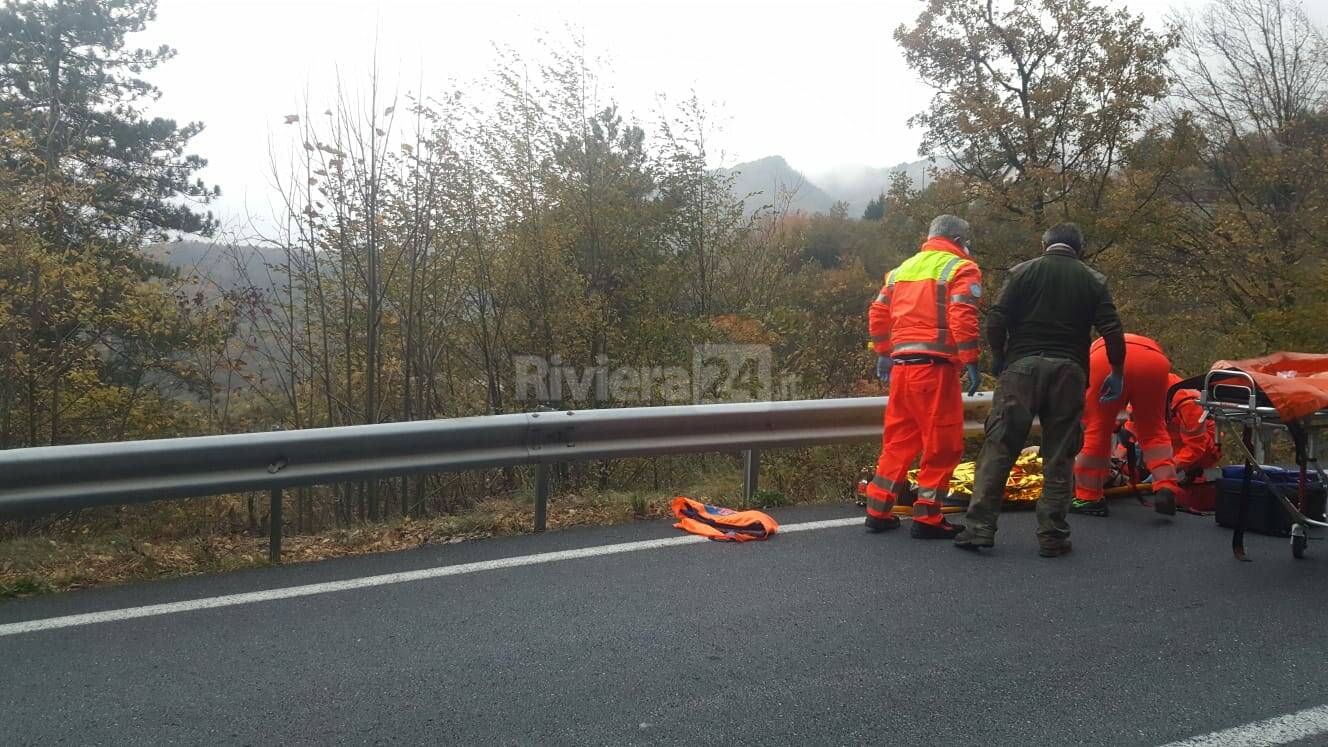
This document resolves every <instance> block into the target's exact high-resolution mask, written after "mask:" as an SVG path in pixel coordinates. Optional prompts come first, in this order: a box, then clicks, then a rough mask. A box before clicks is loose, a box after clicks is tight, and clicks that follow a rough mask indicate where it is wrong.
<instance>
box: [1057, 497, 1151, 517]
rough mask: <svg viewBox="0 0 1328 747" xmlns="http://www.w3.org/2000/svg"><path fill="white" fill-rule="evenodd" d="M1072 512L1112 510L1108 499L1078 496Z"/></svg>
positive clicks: (1101, 513) (1091, 513)
mask: <svg viewBox="0 0 1328 747" xmlns="http://www.w3.org/2000/svg"><path fill="white" fill-rule="evenodd" d="M1070 513H1072V514H1084V515H1085V516H1108V515H1110V512H1109V511H1107V501H1106V500H1105V499H1103V498H1099V499H1097V500H1095V501H1081V500H1079V499H1078V498H1075V499H1074V501H1073V502H1072V503H1070ZM1172 513H1175V510H1174V509H1173V510H1172Z"/></svg>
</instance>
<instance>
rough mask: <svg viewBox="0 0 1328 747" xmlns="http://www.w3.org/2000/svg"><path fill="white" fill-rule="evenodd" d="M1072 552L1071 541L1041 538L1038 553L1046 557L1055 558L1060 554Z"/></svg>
mask: <svg viewBox="0 0 1328 747" xmlns="http://www.w3.org/2000/svg"><path fill="white" fill-rule="evenodd" d="M1069 553H1070V541H1069V540H1068V539H1061V540H1039V541H1038V555H1041V556H1042V557H1044V558H1054V557H1056V556H1058V555H1068V554H1069Z"/></svg>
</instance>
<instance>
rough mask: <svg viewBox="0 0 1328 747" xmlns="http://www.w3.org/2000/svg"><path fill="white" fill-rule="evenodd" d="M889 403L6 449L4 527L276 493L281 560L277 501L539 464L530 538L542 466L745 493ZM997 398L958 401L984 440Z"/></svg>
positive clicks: (868, 422)
mask: <svg viewBox="0 0 1328 747" xmlns="http://www.w3.org/2000/svg"><path fill="white" fill-rule="evenodd" d="M885 402H886V398H885V397H856V398H847V399H825V400H794V401H782V402H743V403H730V404H707V405H679V406H667V407H628V408H618V409H605V410H566V411H546V412H531V413H519V414H510V415H487V416H479V417H469V418H454V419H450V420H428V421H416V422H410V423H382V424H377V425H357V426H345V427H340V428H311V429H306V430H299V431H275V432H271V433H243V434H235V435H227V436H203V437H196V438H174V439H162V440H154V441H129V442H121V443H101V444H81V445H71V446H46V447H37V448H28V449H11V450H8V451H0V480H2V481H3V484H0V519H3V518H14V517H19V516H32V515H37V514H43V513H50V512H54V511H64V510H71V509H77V508H89V507H93V506H108V505H123V504H128V503H139V502H146V501H154V500H167V499H176V498H193V497H203V496H211V495H223V494H226V493H240V492H248V491H260V490H261V491H269V492H270V495H271V501H272V513H271V519H270V524H271V526H272V536H271V541H272V547H271V554H272V560H273V562H277V561H278V560H279V559H280V552H281V550H280V548H281V503H282V492H283V491H284V490H286V489H287V488H294V487H302V486H309V485H328V484H335V483H341V482H361V481H366V480H373V479H379V478H385V477H395V476H401V475H409V474H420V473H430V472H455V471H461V470H470V469H484V468H491V467H508V466H516V465H524V464H534V465H537V467H536V479H535V485H536V491H535V492H536V506H535V525H536V527H535V528H536V530H542V529H544V524H545V516H546V513H547V505H548V495H549V475H548V470H547V467H548V465H551V464H555V463H558V462H569V461H582V460H589V459H622V458H627V457H648V456H662V455H665V454H682V453H704V452H743V453H744V470H743V472H744V493H745V494H746V495H747V496H748V497H751V494H752V493H753V492H755V490H756V481H757V474H758V471H759V462H760V452H761V451H762V450H766V449H778V448H791V447H803V446H819V445H825V444H838V443H853V442H865V441H873V440H876V439H879V438H880V437H881V420H882V414H883V411H884V409H885ZM990 404H991V395H990V394H989V393H979V394H978V395H976V396H974V397H966V398H965V401H964V411H965V420H966V422H965V433H966V434H967V435H976V434H978V433H981V431H982V426H981V421H982V418H983V417H985V411H986V410H987V409H988V408H989V407H990Z"/></svg>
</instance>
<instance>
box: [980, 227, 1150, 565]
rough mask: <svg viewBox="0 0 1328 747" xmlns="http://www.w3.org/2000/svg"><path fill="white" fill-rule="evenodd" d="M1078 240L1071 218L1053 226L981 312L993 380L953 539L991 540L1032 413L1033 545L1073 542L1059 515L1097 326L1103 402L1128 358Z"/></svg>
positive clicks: (1054, 552)
mask: <svg viewBox="0 0 1328 747" xmlns="http://www.w3.org/2000/svg"><path fill="white" fill-rule="evenodd" d="M1083 245H1084V238H1083V233H1082V232H1081V231H1080V230H1079V227H1078V226H1076V225H1075V224H1073V223H1061V224H1059V225H1057V226H1053V227H1052V228H1050V229H1049V230H1048V231H1047V232H1046V233H1045V234H1043V235H1042V246H1043V249H1044V252H1043V254H1042V256H1041V257H1038V258H1037V259H1034V260H1030V261H1028V262H1024V263H1023V264H1020V265H1017V266H1016V267H1015V268H1014V269H1012V270H1011V271H1010V277H1009V280H1008V281H1007V282H1006V284H1005V288H1004V289H1003V290H1002V291H1001V294H1000V298H999V299H998V300H997V302H996V305H995V307H993V308H992V310H991V313H990V314H989V315H988V318H987V341H988V342H989V343H990V345H991V351H992V356H993V369H994V370H993V373H995V374H996V376H997V377H999V381H998V383H997V385H996V393H995V396H994V398H993V399H992V407H991V414H990V415H989V416H988V417H987V424H986V440H985V441H984V442H983V444H982V451H981V452H980V453H979V455H978V461H977V475H976V476H975V479H974V481H973V499H972V501H970V503H969V505H968V523H967V528H966V529H965V530H964V531H963V532H962V533H960V534H959V536H957V537H955V545H956V546H958V547H962V548H964V549H968V550H976V549H978V548H980V547H992V546H993V545H994V544H995V536H996V520H997V517H998V516H999V515H1000V510H1001V501H1002V500H1004V498H1005V483H1006V481H1007V480H1008V479H1009V476H1010V468H1011V467H1013V466H1014V462H1015V459H1016V458H1018V456H1019V452H1020V450H1021V449H1023V448H1024V444H1025V442H1026V441H1027V439H1028V432H1029V429H1030V428H1031V427H1032V425H1033V418H1034V417H1037V418H1039V419H1040V420H1041V421H1042V474H1043V483H1042V496H1041V497H1040V498H1039V499H1038V505H1037V516H1038V530H1037V534H1038V544H1039V546H1040V549H1039V554H1040V555H1042V556H1043V557H1049V558H1051V557H1056V556H1058V555H1064V554H1065V553H1067V552H1069V551H1070V539H1069V537H1070V525H1069V524H1068V523H1066V521H1065V516H1066V513H1067V512H1068V510H1069V506H1070V501H1071V500H1072V499H1073V498H1074V484H1073V479H1074V458H1075V455H1076V454H1078V453H1079V448H1080V446H1082V444H1083V426H1082V423H1081V422H1080V421H1081V418H1082V416H1083V411H1084V388H1085V387H1086V386H1087V384H1086V382H1087V379H1088V347H1089V343H1090V342H1091V341H1090V339H1089V337H1090V334H1091V331H1092V330H1093V329H1094V328H1096V329H1097V331H1098V334H1100V335H1102V337H1103V338H1104V339H1105V340H1106V347H1107V358H1108V360H1109V361H1110V363H1111V366H1112V373H1111V375H1109V376H1108V377H1107V379H1106V381H1105V382H1104V383H1103V385H1102V391H1101V392H1100V393H1099V396H1100V397H1101V398H1102V400H1103V401H1104V402H1109V401H1113V400H1116V399H1119V398H1120V396H1121V391H1122V388H1123V385H1124V374H1123V373H1122V372H1123V370H1124V368H1123V367H1124V365H1125V334H1124V330H1123V329H1122V328H1121V321H1120V317H1119V316H1118V315H1117V313H1116V305H1115V304H1114V303H1113V302H1112V300H1111V293H1110V291H1108V289H1107V279H1106V278H1105V277H1104V276H1103V275H1102V274H1101V273H1098V272H1095V271H1093V270H1091V269H1089V268H1088V266H1087V265H1085V264H1084V263H1083V262H1082V261H1080V259H1079V256H1080V254H1081V253H1082V252H1083Z"/></svg>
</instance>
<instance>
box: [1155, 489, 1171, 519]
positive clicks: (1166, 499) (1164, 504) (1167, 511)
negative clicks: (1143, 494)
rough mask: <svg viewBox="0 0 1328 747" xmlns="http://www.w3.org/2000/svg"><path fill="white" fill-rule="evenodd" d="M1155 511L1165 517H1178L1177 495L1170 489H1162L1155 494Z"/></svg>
mask: <svg viewBox="0 0 1328 747" xmlns="http://www.w3.org/2000/svg"><path fill="white" fill-rule="evenodd" d="M1153 510H1154V511H1156V512H1158V513H1159V514H1162V515H1163V516H1175V515H1176V494H1175V493H1173V492H1171V489H1170V488H1162V489H1161V490H1159V491H1157V492H1156V493H1154V494H1153Z"/></svg>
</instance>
